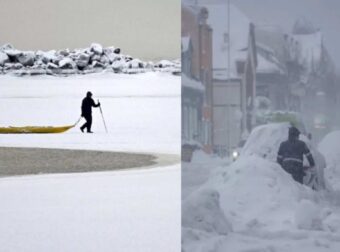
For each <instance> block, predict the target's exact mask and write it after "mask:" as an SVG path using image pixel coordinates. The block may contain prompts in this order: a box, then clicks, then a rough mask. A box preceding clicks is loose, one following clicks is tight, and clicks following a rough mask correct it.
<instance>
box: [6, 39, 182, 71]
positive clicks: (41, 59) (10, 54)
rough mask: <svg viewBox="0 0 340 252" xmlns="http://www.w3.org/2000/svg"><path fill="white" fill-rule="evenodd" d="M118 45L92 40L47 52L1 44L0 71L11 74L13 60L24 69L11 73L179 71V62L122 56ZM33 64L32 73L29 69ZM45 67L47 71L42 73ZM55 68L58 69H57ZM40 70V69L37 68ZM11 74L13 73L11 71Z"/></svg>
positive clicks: (13, 67)
mask: <svg viewBox="0 0 340 252" xmlns="http://www.w3.org/2000/svg"><path fill="white" fill-rule="evenodd" d="M120 53H121V49H120V48H114V47H113V46H111V47H107V48H103V46H102V45H100V44H98V43H92V44H91V46H90V47H89V48H84V49H74V50H72V51H70V50H69V49H64V50H59V51H56V50H50V51H47V52H44V51H40V50H39V51H36V52H25V51H20V50H17V49H15V48H14V47H12V46H11V45H4V46H2V47H0V66H2V67H3V68H2V70H3V71H1V73H11V72H12V70H13V71H15V70H18V66H17V65H15V64H16V63H20V64H21V65H22V66H23V67H24V68H25V70H23V71H21V72H20V73H18V72H17V71H16V72H15V74H19V75H23V74H30V73H32V74H45V73H47V74H56V75H57V74H62V75H66V74H68V73H69V74H75V73H78V74H87V73H92V72H99V71H105V70H106V71H110V70H113V72H114V73H127V74H136V73H143V72H147V71H159V72H169V73H173V74H178V73H180V71H181V70H180V69H181V64H180V61H167V60H163V61H161V62H159V63H157V64H156V67H155V65H154V63H152V62H144V61H142V60H140V59H135V58H133V57H131V56H129V55H122V54H120ZM33 67H34V73H33V71H31V70H32V68H33ZM46 69H48V71H47V72H46ZM58 69H59V70H58ZM40 70H41V71H40ZM13 73H14V72H13Z"/></svg>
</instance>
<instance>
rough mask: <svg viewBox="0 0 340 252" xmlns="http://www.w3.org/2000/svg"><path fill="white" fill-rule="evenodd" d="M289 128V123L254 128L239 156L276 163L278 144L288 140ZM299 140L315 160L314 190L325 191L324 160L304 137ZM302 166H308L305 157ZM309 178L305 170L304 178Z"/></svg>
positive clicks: (301, 136)
mask: <svg viewBox="0 0 340 252" xmlns="http://www.w3.org/2000/svg"><path fill="white" fill-rule="evenodd" d="M289 127H290V124H289V123H271V124H265V125H261V126H258V127H256V128H255V129H253V131H252V132H251V134H250V136H249V137H248V139H247V141H246V143H245V145H244V147H243V148H242V150H241V156H253V155H255V156H259V157H262V158H265V159H267V160H270V161H272V162H276V158H277V152H278V150H279V147H280V144H281V142H283V141H285V140H287V138H288V129H289ZM300 139H301V140H302V141H304V142H305V143H306V144H307V146H308V148H309V149H310V151H311V153H312V155H313V157H314V160H315V165H316V168H317V179H318V184H317V185H315V186H316V189H317V190H321V189H325V188H326V187H327V186H328V184H327V183H326V181H325V178H324V169H325V168H326V161H325V158H324V156H323V155H322V154H321V153H320V152H319V151H318V150H317V149H316V148H315V147H314V145H313V144H312V143H311V141H310V140H309V139H308V138H307V137H306V136H305V135H303V134H301V135H300ZM304 166H309V163H308V161H307V160H306V157H304ZM309 176H310V173H309V171H308V170H307V172H306V176H305V179H306V180H307V181H308V178H309Z"/></svg>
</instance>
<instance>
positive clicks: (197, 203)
mask: <svg viewBox="0 0 340 252" xmlns="http://www.w3.org/2000/svg"><path fill="white" fill-rule="evenodd" d="M182 216H183V218H182V226H183V227H186V228H191V229H198V230H203V231H205V232H213V233H217V234H221V235H226V234H228V233H229V231H231V230H232V226H231V224H230V223H229V222H228V220H227V219H226V217H225V216H224V213H223V212H222V210H221V208H220V195H219V193H218V192H217V191H215V190H211V189H210V190H207V189H205V190H198V191H196V192H194V193H193V194H191V195H190V196H188V198H187V199H186V200H185V201H184V202H183V205H182Z"/></svg>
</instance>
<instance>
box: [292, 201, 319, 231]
mask: <svg viewBox="0 0 340 252" xmlns="http://www.w3.org/2000/svg"><path fill="white" fill-rule="evenodd" d="M295 224H296V226H297V227H298V228H300V229H306V230H321V229H322V218H321V211H320V208H319V207H318V206H317V205H316V204H315V203H314V202H312V201H310V200H306V199H303V200H301V202H300V203H299V204H298V206H297V209H296V211H295Z"/></svg>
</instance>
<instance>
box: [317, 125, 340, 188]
mask: <svg viewBox="0 0 340 252" xmlns="http://www.w3.org/2000/svg"><path fill="white" fill-rule="evenodd" d="M339 146H340V131H334V132H331V133H329V134H327V135H326V136H325V137H324V138H323V139H322V140H321V142H320V143H319V146H318V147H319V150H320V152H321V153H322V154H323V155H324V156H325V158H326V163H327V168H326V169H325V177H326V178H327V179H328V181H329V183H330V184H331V186H332V187H333V189H335V190H340V148H339Z"/></svg>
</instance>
